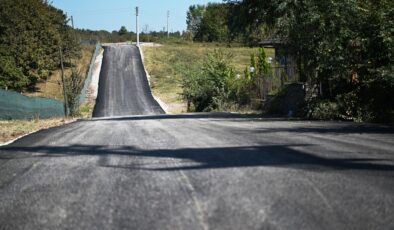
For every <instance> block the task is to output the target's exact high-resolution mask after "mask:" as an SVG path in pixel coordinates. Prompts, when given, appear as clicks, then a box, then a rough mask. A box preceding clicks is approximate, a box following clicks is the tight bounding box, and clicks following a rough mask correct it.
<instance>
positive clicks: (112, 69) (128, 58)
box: [93, 44, 164, 117]
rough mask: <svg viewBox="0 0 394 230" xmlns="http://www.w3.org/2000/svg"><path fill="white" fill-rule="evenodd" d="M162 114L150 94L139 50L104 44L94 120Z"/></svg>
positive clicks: (125, 46)
mask: <svg viewBox="0 0 394 230" xmlns="http://www.w3.org/2000/svg"><path fill="white" fill-rule="evenodd" d="M162 113H164V111H163V109H162V108H161V107H160V105H159V104H158V103H157V102H156V101H155V100H154V99H153V97H152V94H151V92H150V88H149V84H148V81H147V78H146V74H145V70H144V67H143V64H142V60H141V58H140V53H139V50H138V48H137V47H136V46H131V45H111V44H108V45H105V46H104V57H103V63H102V66H101V72H100V82H99V91H98V96H97V101H96V106H95V109H94V111H93V117H110V116H124V115H142V114H162Z"/></svg>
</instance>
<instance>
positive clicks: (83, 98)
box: [79, 43, 101, 105]
mask: <svg viewBox="0 0 394 230" xmlns="http://www.w3.org/2000/svg"><path fill="white" fill-rule="evenodd" d="M100 49H101V44H100V43H97V44H96V49H95V50H94V54H93V56H92V60H91V61H90V67H89V72H88V75H87V76H86V80H85V83H84V85H83V88H82V90H81V93H80V95H79V104H80V105H81V104H83V103H84V102H85V101H86V96H87V92H88V89H89V85H90V82H91V81H92V73H93V66H94V61H95V60H96V57H97V55H99V53H100Z"/></svg>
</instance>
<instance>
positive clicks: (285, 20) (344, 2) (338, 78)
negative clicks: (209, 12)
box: [226, 0, 394, 121]
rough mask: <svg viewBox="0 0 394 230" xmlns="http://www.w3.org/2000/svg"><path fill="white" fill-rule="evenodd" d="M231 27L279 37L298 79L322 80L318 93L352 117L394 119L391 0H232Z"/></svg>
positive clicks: (393, 16)
mask: <svg viewBox="0 0 394 230" xmlns="http://www.w3.org/2000/svg"><path fill="white" fill-rule="evenodd" d="M226 2H227V3H228V4H229V5H230V11H229V12H230V13H229V15H230V16H233V17H229V21H228V23H229V29H230V33H231V34H232V35H233V37H236V36H234V35H237V34H241V35H243V36H244V37H245V38H246V39H247V41H248V42H253V39H255V38H254V37H250V36H249V35H250V34H253V31H258V30H260V29H261V28H265V29H266V31H265V32H266V33H265V34H264V33H263V34H261V36H260V37H258V39H260V40H261V39H263V38H265V37H272V36H274V37H277V38H280V39H281V40H282V41H283V43H284V44H285V45H286V46H287V49H288V51H289V52H290V53H292V54H293V55H294V56H295V58H296V60H297V66H298V70H299V73H300V80H301V81H304V82H308V83H309V85H311V86H315V85H321V86H322V87H319V88H321V89H322V91H320V92H319V99H320V100H322V101H323V102H325V101H329V102H330V103H336V104H337V106H338V109H337V111H339V112H340V113H341V116H342V117H346V119H352V120H369V121H376V120H379V121H389V120H393V119H394V118H393V111H394V103H393V100H387V98H391V97H392V96H393V92H394V87H393V83H392V82H393V80H392V79H393V67H392V66H393V65H394V39H393V37H394V2H393V1H392V0H380V1H373V0H333V1H319V0H307V1H298V0H269V1H263V0H257V1H255V0H238V1H236V0H228V1H226Z"/></svg>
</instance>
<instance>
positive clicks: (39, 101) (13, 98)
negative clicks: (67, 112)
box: [0, 89, 64, 119]
mask: <svg viewBox="0 0 394 230" xmlns="http://www.w3.org/2000/svg"><path fill="white" fill-rule="evenodd" d="M50 117H64V104H63V102H61V101H58V100H54V99H49V98H45V97H26V96H23V95H21V94H20V93H17V92H14V91H6V90H3V89H0V119H33V118H50Z"/></svg>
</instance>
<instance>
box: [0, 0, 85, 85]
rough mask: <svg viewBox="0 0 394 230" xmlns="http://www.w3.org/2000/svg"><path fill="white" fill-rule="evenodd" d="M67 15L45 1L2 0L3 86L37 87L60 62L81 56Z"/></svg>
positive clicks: (0, 73) (0, 75)
mask: <svg viewBox="0 0 394 230" xmlns="http://www.w3.org/2000/svg"><path fill="white" fill-rule="evenodd" d="M67 23H68V18H67V16H66V15H65V14H64V13H63V12H62V11H61V10H59V9H56V8H55V7H53V6H51V5H50V4H49V3H48V2H47V1H42V0H23V1H14V0H1V1H0V87H2V88H8V89H14V90H18V91H20V90H23V89H26V88H34V86H35V84H36V83H37V81H39V80H41V79H46V78H47V77H48V76H49V75H50V72H51V71H53V70H54V69H56V68H58V66H59V63H60V57H59V48H60V47H61V49H62V51H63V54H64V57H65V60H66V61H69V60H70V59H71V58H75V57H78V56H79V55H80V49H79V47H78V42H77V40H76V38H75V34H74V33H73V30H72V28H71V27H70V26H68V25H67Z"/></svg>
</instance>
